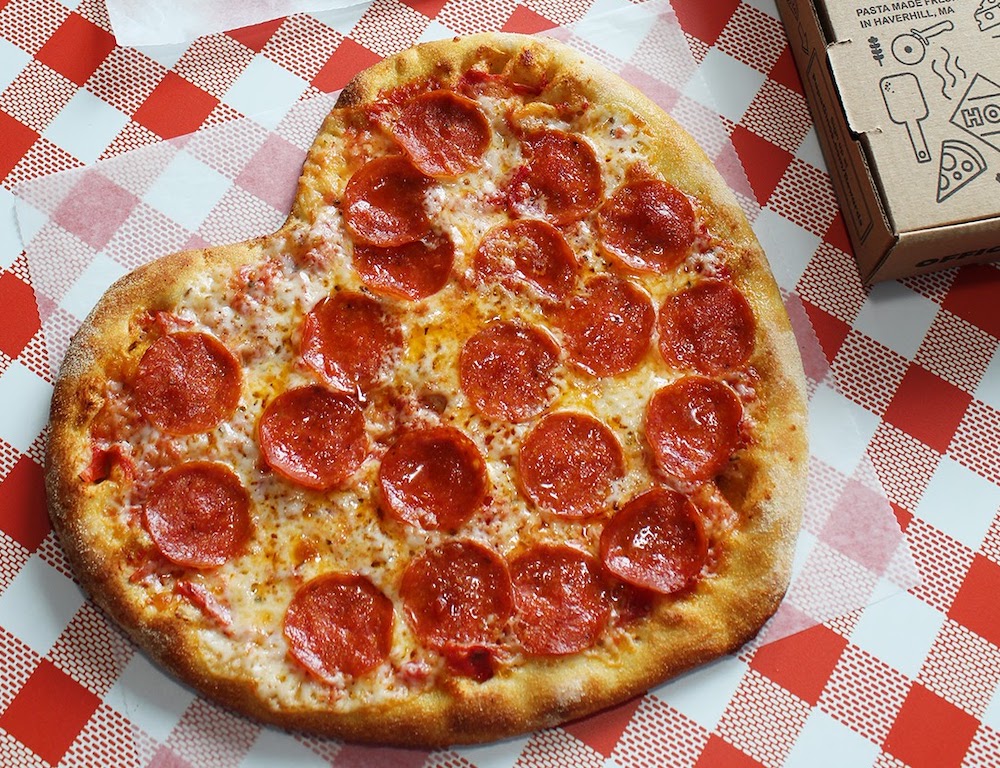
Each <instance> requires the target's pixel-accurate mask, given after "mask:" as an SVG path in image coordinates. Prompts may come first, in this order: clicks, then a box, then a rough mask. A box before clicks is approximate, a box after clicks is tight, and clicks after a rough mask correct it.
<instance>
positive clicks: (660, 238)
mask: <svg viewBox="0 0 1000 768" xmlns="http://www.w3.org/2000/svg"><path fill="white" fill-rule="evenodd" d="M597 229H598V233H599V234H600V237H601V241H602V243H603V245H604V247H605V248H606V249H607V250H608V251H609V252H610V253H611V255H612V256H615V257H617V258H618V260H619V261H621V262H622V263H623V264H624V265H625V266H627V267H630V268H631V269H636V270H641V271H646V272H666V271H668V270H670V269H673V268H674V267H676V266H677V265H678V264H680V263H681V262H682V261H684V259H685V258H686V257H687V255H688V252H689V251H690V250H691V246H692V244H693V243H694V237H695V227H694V209H693V208H692V207H691V202H690V201H689V200H688V199H687V197H685V196H684V194H683V193H682V192H680V190H678V189H676V188H675V187H673V186H671V185H670V184H667V182H665V181H660V180H658V179H640V180H638V181H631V182H628V183H627V184H623V185H622V186H620V187H619V188H618V189H617V190H616V191H615V193H614V194H613V195H612V196H611V198H610V199H609V200H608V201H607V202H606V203H605V204H604V205H603V206H602V207H601V210H600V211H599V212H598V214H597Z"/></svg>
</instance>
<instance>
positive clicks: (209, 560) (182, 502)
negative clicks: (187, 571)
mask: <svg viewBox="0 0 1000 768" xmlns="http://www.w3.org/2000/svg"><path fill="white" fill-rule="evenodd" d="M143 513H144V517H145V523H146V530H147V531H149V535H150V537H152V539H153V543H154V544H156V547H157V549H159V550H160V552H161V553H162V554H163V556H164V557H165V558H167V559H168V560H170V561H171V562H173V563H177V564H178V565H184V566H188V567H190V568H211V567H214V566H217V565H222V564H223V563H225V562H228V561H229V560H230V559H231V558H232V557H234V556H235V555H236V554H238V553H239V551H240V550H241V549H242V548H243V545H244V544H246V542H247V540H248V539H249V538H250V496H249V494H248V493H247V492H246V489H245V488H244V487H243V485H242V484H241V483H240V480H239V478H238V477H236V475H235V474H234V473H233V471H232V470H231V469H229V468H228V467H225V466H223V465H222V464H213V463H211V462H207V461H198V462H190V463H187V464H181V465H180V466H177V467H174V468H173V469H170V470H168V471H167V472H165V473H163V474H162V475H160V476H159V477H158V478H157V479H156V481H155V482H154V483H153V485H152V488H151V489H150V491H149V498H148V500H147V501H146V505H145V508H144V509H143Z"/></svg>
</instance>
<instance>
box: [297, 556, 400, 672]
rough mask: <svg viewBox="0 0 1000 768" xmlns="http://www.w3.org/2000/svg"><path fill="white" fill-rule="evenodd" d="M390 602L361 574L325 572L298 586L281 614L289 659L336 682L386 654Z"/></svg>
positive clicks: (371, 665)
mask: <svg viewBox="0 0 1000 768" xmlns="http://www.w3.org/2000/svg"><path fill="white" fill-rule="evenodd" d="M392 624H393V609H392V601H391V600H389V598H388V597H386V596H385V595H384V594H382V593H381V592H380V591H379V590H378V588H377V587H376V586H375V585H374V584H372V583H371V582H370V581H369V580H368V579H366V578H365V577H364V576H358V575H355V574H343V573H328V574H324V575H323V576H318V577H316V578H315V579H312V580H311V581H308V582H306V583H305V584H304V585H302V586H301V587H300V588H299V590H298V591H297V592H296V593H295V596H294V597H293V598H292V601H291V603H289V605H288V610H287V611H286V612H285V623H284V632H285V639H286V640H288V647H289V652H290V653H291V655H292V657H293V658H294V659H295V660H296V661H297V662H298V663H299V664H301V665H302V666H303V667H305V668H306V669H307V670H309V671H310V672H312V673H313V674H314V675H316V677H318V678H319V679H321V680H325V681H326V682H329V683H336V682H339V681H338V677H339V676H340V675H350V676H352V677H358V676H360V675H363V674H365V673H366V672H368V671H370V670H372V669H374V668H375V667H377V666H378V665H379V664H381V663H382V662H384V661H385V660H386V659H387V658H389V650H390V648H391V646H392Z"/></svg>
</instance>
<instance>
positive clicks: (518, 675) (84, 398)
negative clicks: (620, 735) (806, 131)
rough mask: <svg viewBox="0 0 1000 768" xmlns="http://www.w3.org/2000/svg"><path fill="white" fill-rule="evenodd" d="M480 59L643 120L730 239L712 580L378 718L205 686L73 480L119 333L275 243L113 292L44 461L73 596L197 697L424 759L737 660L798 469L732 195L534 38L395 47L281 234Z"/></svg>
mask: <svg viewBox="0 0 1000 768" xmlns="http://www.w3.org/2000/svg"><path fill="white" fill-rule="evenodd" d="M484 62H485V67H486V68H487V69H488V70H489V71H491V72H505V73H507V74H508V75H509V76H512V77H514V78H515V79H516V80H517V82H520V83H525V84H528V85H534V86H539V87H542V88H543V90H542V92H541V94H540V96H539V98H540V100H542V101H551V102H553V103H582V102H589V103H592V104H602V105H608V106H610V107H611V108H612V109H616V110H622V111H623V112H628V113H631V114H633V115H636V116H638V118H639V119H640V120H641V121H643V122H644V123H645V124H646V125H647V126H648V127H649V133H651V134H652V135H654V136H656V137H657V139H658V143H657V144H656V145H655V147H654V151H653V152H652V153H650V154H648V155H647V156H646V158H645V159H646V162H647V163H648V164H649V165H650V167H651V168H652V170H653V172H654V173H655V174H656V175H659V176H661V177H662V178H664V179H666V180H667V181H669V182H671V183H672V184H674V185H675V186H677V187H678V188H680V189H682V190H684V191H685V192H686V193H687V194H688V195H689V196H691V197H693V198H695V199H696V200H697V203H698V206H699V209H700V212H701V215H702V216H703V217H704V219H705V220H706V221H707V222H709V225H710V229H711V230H712V232H713V233H714V235H715V236H716V237H717V238H719V239H720V240H721V241H724V242H725V243H727V251H728V252H729V254H730V258H729V261H728V263H727V267H728V269H729V275H730V276H731V279H732V281H733V282H734V284H735V285H736V286H737V287H738V288H739V289H740V290H741V291H742V292H743V293H744V295H746V297H747V298H748V300H749V302H750V304H751V306H752V308H753V310H754V314H755V316H756V317H757V319H758V326H757V344H756V351H755V353H754V357H753V359H752V360H751V361H750V365H751V366H752V367H753V368H754V369H755V370H756V371H757V372H758V375H759V380H758V381H757V383H756V387H755V397H756V399H755V401H754V403H753V404H752V406H751V407H750V408H749V410H750V412H751V416H752V417H753V418H754V420H755V429H754V435H755V440H754V442H753V443H752V444H751V445H748V446H746V447H745V448H744V449H742V450H741V451H740V453H739V456H738V458H737V461H735V462H734V463H733V468H732V469H731V470H729V471H727V473H725V475H724V476H723V477H722V478H721V479H720V481H719V486H720V488H721V490H722V492H723V494H724V495H725V496H726V497H727V498H728V499H729V501H730V502H731V503H732V504H733V506H734V508H736V509H738V510H739V511H740V515H741V520H742V523H741V525H740V526H739V528H738V529H737V530H736V531H735V532H734V533H733V535H732V536H731V537H730V539H729V540H728V542H727V543H726V545H725V546H724V548H723V549H722V550H721V551H720V552H719V553H718V554H719V558H720V562H719V564H718V566H717V568H716V572H715V573H714V574H713V575H712V576H710V577H708V578H705V579H702V580H701V581H699V582H698V583H697V585H696V586H695V587H694V588H693V589H692V590H690V591H689V592H688V593H686V594H685V595H683V596H681V597H679V598H677V599H674V600H669V601H663V602H661V603H660V604H659V605H658V607H657V609H656V610H655V612H654V614H653V615H652V616H651V617H650V618H648V619H646V620H643V621H640V622H637V623H636V624H634V625H633V627H631V628H630V631H629V634H630V638H629V641H628V642H623V643H620V644H619V646H617V647H610V648H609V647H602V648H598V649H591V650H590V651H588V652H584V653H581V654H577V655H574V656H569V657H561V658H533V659H528V660H526V661H525V662H524V663H523V664H522V665H520V666H518V667H517V668H515V669H513V670H510V671H509V672H507V673H505V672H501V673H500V674H498V675H496V676H494V677H493V678H492V679H490V680H488V681H487V682H485V683H478V682H474V681H472V680H470V679H462V678H452V679H451V682H450V683H449V685H448V686H446V687H445V686H439V687H436V688H432V689H430V690H423V691H420V692H418V693H415V694H414V695H412V696H410V697H407V698H404V699H402V700H398V699H397V700H394V701H393V702H392V703H391V704H387V705H384V706H375V705H372V706H370V707H367V708H359V709H354V710H352V711H341V712H337V713H331V712H330V711H327V710H325V709H311V708H308V707H302V708H295V707H286V708H281V709H276V708H274V707H273V706H272V705H270V704H269V703H268V702H267V701H265V700H263V699H262V697H260V696H259V695H258V692H257V688H256V687H255V685H254V684H253V681H251V680H239V679H228V678H224V677H220V676H219V675H218V674H216V672H215V670H214V669H213V668H212V665H211V664H210V663H208V662H207V661H206V660H205V659H204V658H203V656H202V655H201V654H200V653H199V651H198V646H197V644H196V642H195V635H196V631H195V629H194V628H192V627H191V626H189V625H188V623H187V622H185V621H183V620H180V619H177V618H176V617H175V616H173V615H168V616H162V617H160V616H156V615H155V612H154V613H151V612H150V610H149V609H148V608H146V607H144V606H142V605H140V604H139V602H138V601H137V600H136V598H135V596H134V594H133V593H132V592H130V591H129V589H128V588H127V587H126V586H123V579H122V578H121V576H120V572H121V567H120V564H119V563H117V562H115V561H114V560H115V556H116V555H115V553H113V552H109V551H108V550H107V548H106V547H105V546H104V545H103V543H102V541H101V540H100V534H101V532H102V528H101V525H103V524H104V523H95V522H94V518H95V516H97V515H98V513H97V512H96V510H97V509H99V508H100V507H101V506H102V494H103V493H106V492H107V489H108V488H110V487H111V485H112V484H111V483H108V484H96V485H95V484H85V483H82V482H81V481H80V478H79V472H80V467H81V458H80V457H81V456H86V455H89V451H90V424H91V422H92V420H93V418H94V416H95V415H96V414H97V412H98V411H99V410H100V408H101V405H102V402H101V400H102V398H103V397H104V395H103V392H104V387H105V383H106V380H107V379H108V377H109V366H114V365H118V364H120V363H119V362H118V361H120V360H121V359H122V356H121V354H120V351H121V350H122V349H126V348H129V347H130V345H132V344H133V343H135V341H136V338H137V337H136V333H135V329H134V328H133V327H132V325H131V323H132V321H133V318H134V316H135V314H136V311H137V308H143V309H155V308H158V307H162V308H167V309H168V308H170V307H172V306H173V305H174V304H175V303H176V298H177V295H178V294H179V292H181V291H183V290H184V286H185V285H186V283H187V282H189V281H190V280H192V279H194V277H195V276H197V275H198V274H199V273H200V272H203V271H206V270H208V271H211V270H220V271H222V270H232V271H235V270H236V269H237V268H239V267H240V266H243V265H246V264H252V263H254V262H255V261H258V260H259V259H260V258H261V254H262V252H263V251H264V250H266V249H267V248H268V247H270V245H271V244H273V242H275V241H276V240H278V239H281V238H282V237H287V234H283V233H281V232H279V233H278V234H276V235H274V236H272V237H271V238H265V239H263V240H261V241H255V242H251V243H248V244H242V245H237V246H231V247H228V248H220V249H213V250H212V251H192V252H186V253H181V254H176V255H174V256H170V257H167V258H165V259H162V260H160V261H158V262H155V263H154V264H152V265H150V266H148V267H144V268H142V269H141V270H137V271H136V272H135V273H133V274H132V275H130V276H128V277H126V278H124V279H123V280H121V281H119V282H118V283H116V284H115V286H113V287H112V289H111V290H110V291H109V292H108V294H107V296H106V297H105V298H104V299H103V300H102V302H101V303H100V305H99V306H98V307H97V308H96V309H95V311H94V313H93V314H92V315H91V316H90V317H89V318H88V319H87V321H86V322H85V323H84V325H83V327H82V328H81V330H80V332H79V333H78V334H77V336H76V337H75V338H74V341H73V343H72V346H71V349H70V352H69V354H68V355H67V358H66V361H65V363H64V365H63V368H62V372H61V374H60V377H59V380H58V383H57V385H56V389H55V394H54V398H53V404H52V416H51V429H50V437H49V445H48V454H47V481H48V492H49V499H50V509H51V514H52V519H53V523H54V526H55V528H56V530H57V531H58V532H59V535H60V537H61V540H62V543H63V545H64V547H65V549H66V551H67V554H68V555H69V557H70V560H71V562H72V564H73V566H74V568H75V570H76V572H77V574H78V576H79V578H80V580H81V582H82V583H83V585H84V586H85V588H86V589H87V590H88V591H89V592H90V593H91V594H92V595H93V596H94V598H95V599H96V600H97V601H98V602H99V603H100V604H101V605H102V606H103V607H104V608H106V609H107V610H108V611H109V612H110V613H111V614H112V616H114V617H115V619H116V620H117V621H119V622H120V623H121V624H123V626H125V627H126V629H128V631H129V632H130V633H131V635H132V636H133V638H134V639H135V640H136V642H137V643H138V644H139V645H141V646H142V647H143V648H145V649H147V650H148V651H149V652H150V653H151V654H152V655H153V656H155V657H156V658H157V659H159V660H160V661H161V662H162V663H164V664H165V665H166V666H167V667H169V668H170V669H172V670H173V671H174V672H175V673H176V674H177V675H178V676H179V677H180V678H181V679H183V680H185V681H186V682H188V683H190V684H192V685H193V686H194V687H196V688H197V689H199V690H201V691H203V692H205V693H206V694H208V695H210V696H212V697H213V698H215V699H217V700H219V701H221V702H223V703H225V704H227V705H229V706H232V707H233V708H235V709H237V710H239V711H242V712H245V713H247V714H250V715H252V716H255V717H258V718H260V719H262V720H265V721H268V722H274V723H277V724H279V725H282V726H286V727H291V728H301V729H305V730H308V731H313V732H317V733H322V734H327V735H331V736H336V737H341V738H346V739H350V740H357V741H363V742H381V743H395V744H402V745H424V746H435V745H444V744H452V743H463V742H476V741H484V740H492V739H496V738H500V737H503V736H506V735H509V734H514V733H518V732H522V731H525V730H528V729H533V728H537V727H542V726H546V725H551V724H555V723H558V722H564V721H566V720H570V719H573V718H576V717H580V716H582V715H585V714H587V713H589V712H593V711H595V710H598V709H601V708H603V707H606V706H610V705H612V704H615V703H617V702H620V701H623V700H626V699H627V698H630V697H632V696H634V695H636V694H638V693H640V692H642V691H643V690H646V689H647V688H649V687H651V686H653V685H655V684H658V683H659V682H660V681H662V680H664V679H666V678H668V677H671V676H673V675H676V674H678V673H679V672H681V671H683V670H685V669H688V668H690V667H692V666H695V665H698V664H701V663H703V662H706V661H708V660H711V659H713V658H716V657H718V656H719V655H721V654H724V653H727V652H730V651H732V650H734V649H735V648H738V647H739V646H740V645H742V644H743V643H745V642H746V641H747V640H749V639H750V638H752V637H753V636H754V635H755V634H756V633H757V631H758V630H759V628H760V627H761V625H762V624H763V623H764V622H765V621H766V620H767V618H768V617H769V616H771V614H772V613H773V612H774V611H775V610H776V608H777V606H778V603H779V602H780V600H781V598H782V596H783V594H784V591H785V589H786V587H787V584H788V580H789V576H790V569H791V557H792V549H793V546H794V541H795V535H796V532H797V530H798V525H799V516H800V514H801V509H802V506H803V496H804V477H805V465H806V460H807V448H806V429H805V406H804V381H803V377H802V369H801V363H800V362H799V359H798V351H797V347H796V344H795V341H794V338H793V336H792V333H791V330H790V327H789V324H788V320H787V317H786V315H785V314H784V311H783V309H782V307H781V300H780V296H779V293H778V290H777V287H776V285H775V283H774V280H773V278H772V276H771V274H770V272H769V269H768V267H767V264H766V261H765V259H764V256H763V254H762V252H761V250H760V247H759V245H758V244H757V241H756V239H755V237H754V236H753V233H752V232H751V230H750V228H749V225H748V224H747V222H746V219H745V217H744V216H743V214H742V212H741V210H740V208H739V206H738V204H737V202H736V200H735V198H734V196H733V194H732V193H731V192H730V191H729V189H728V188H727V187H726V186H725V184H724V182H723V181H722V179H721V178H720V177H719V175H718V173H717V172H716V171H715V170H714V168H713V167H712V165H711V163H710V161H709V160H708V158H707V157H706V156H705V154H704V152H703V151H702V150H701V149H700V148H699V147H698V146H697V145H696V144H695V143H694V141H693V140H692V139H691V138H690V137H689V136H687V134H686V133H685V132H683V131H682V130H681V129H679V128H678V127H677V125H676V123H674V121H673V120H672V119H671V118H669V117H668V116H667V115H665V114H664V113H663V112H662V111H661V110H660V109H659V108H658V107H657V106H655V105H654V104H653V103H652V102H651V101H649V100H648V99H647V98H646V97H645V96H643V95H642V94H640V93H639V92H638V91H636V90H635V89H633V88H631V87H630V86H628V85H626V84H625V83H623V82H622V81H621V80H620V79H618V78H617V77H615V76H613V75H611V74H609V73H607V72H605V71H604V70H603V69H601V68H600V67H598V66H596V65H595V64H593V63H592V62H590V61H589V60H588V59H585V58H584V57H582V56H581V55H580V54H578V53H577V52H575V51H573V50H571V49H570V48H568V47H565V46H562V45H560V44H557V43H553V42H549V41H546V42H544V43H543V42H541V41H539V40H537V39H534V38H530V37H524V36H518V35H506V34H484V35H475V36H470V37H466V38H458V39H455V40H450V41H443V42H438V43H431V44H427V45H423V46H418V47H417V48H414V49H411V50H408V51H405V52H403V53H402V54H399V55H398V56H395V57H392V58H390V59H387V60H386V61H383V62H381V63H380V64H377V65H375V66H374V67H372V68H371V69H369V70H367V71H365V72H363V73H361V75H359V76H358V77H357V78H355V80H353V81H352V82H351V83H350V84H349V85H348V86H347V88H345V89H344V91H343V93H342V94H341V97H340V99H339V101H338V104H337V109H335V110H334V112H333V113H332V114H331V115H330V117H329V118H328V119H327V121H326V122H325V124H324V126H323V129H322V131H321V132H320V135H319V136H318V137H317V140H316V142H315V144H314V146H313V148H312V149H311V151H310V153H309V156H308V158H307V161H306V164H305V166H304V169H303V175H302V180H301V182H300V187H299V192H298V195H297V197H296V201H295V204H294V207H293V210H292V213H291V216H290V218H289V222H288V224H287V225H286V230H284V232H286V233H287V232H288V231H290V229H291V228H293V227H294V226H296V225H299V224H302V223H306V224H311V223H313V222H315V221H316V220H317V219H318V218H319V217H320V216H321V213H322V211H323V209H324V208H325V207H327V206H329V205H331V204H336V203H337V202H338V200H339V195H340V194H341V191H342V189H343V178H344V176H345V174H346V173H347V169H348V166H349V162H350V160H349V158H345V157H344V156H342V155H340V154H338V153H337V151H336V147H337V146H338V142H339V141H340V139H341V138H342V137H343V136H345V135H349V134H350V131H351V130H352V125H354V124H356V123H357V122H358V121H361V122H363V121H364V120H365V119H366V118H365V117H364V116H363V115H362V114H361V113H359V112H358V110H357V108H358V107H360V106H364V105H367V104H370V103H372V102H374V101H375V100H377V99H378V98H379V97H380V95H381V94H383V93H384V92H385V91H388V90H392V89H394V88H397V87H399V86H400V85H401V84H407V83H411V82H414V81H424V80H428V79H431V80H433V81H435V82H437V83H440V84H443V85H448V84H453V83H455V82H456V81H457V79H458V78H459V76H460V75H461V73H463V72H465V71H466V70H468V69H469V68H470V67H471V66H474V65H475V66H479V67H482V66H484ZM131 359H133V360H134V359H135V355H133V356H132V358H131Z"/></svg>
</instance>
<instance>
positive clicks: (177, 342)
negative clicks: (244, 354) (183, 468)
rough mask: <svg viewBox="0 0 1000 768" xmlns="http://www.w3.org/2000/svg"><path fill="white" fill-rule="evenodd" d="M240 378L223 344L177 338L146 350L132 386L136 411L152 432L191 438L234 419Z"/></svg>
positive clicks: (193, 336)
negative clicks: (151, 426) (153, 429)
mask: <svg viewBox="0 0 1000 768" xmlns="http://www.w3.org/2000/svg"><path fill="white" fill-rule="evenodd" d="M241 378H242V376H241V370H240V364H239V362H238V361H237V360H236V358H235V357H233V354H232V353H231V352H230V351H229V350H228V349H226V348H225V347H224V346H223V345H222V342H220V341H219V340H218V339H216V338H215V337H213V336H209V335H208V334H205V333H191V332H181V333H171V334H169V335H167V336H161V337H160V338H158V339H157V340H156V341H154V342H153V343H152V344H150V345H149V348H148V349H147V350H146V352H145V353H144V354H143V356H142V359H141V360H140V361H139V367H138V370H137V371H136V375H135V379H134V380H133V382H132V386H133V393H134V396H135V402H136V406H137V407H138V408H139V411H140V412H141V413H142V415H143V416H145V417H146V418H147V419H149V421H150V423H151V424H152V425H153V426H154V427H158V428H159V429H162V430H163V431H165V432H169V433H171V434H174V435H191V434H194V433H195V432H204V431H205V430H207V429H211V428H212V427H214V426H215V425H216V424H218V423H219V422H220V421H222V420H223V419H227V418H229V417H230V416H232V415H233V413H234V412H235V411H236V405H237V403H239V399H240V382H241Z"/></svg>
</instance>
